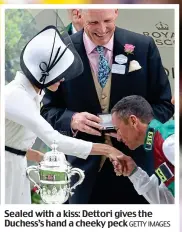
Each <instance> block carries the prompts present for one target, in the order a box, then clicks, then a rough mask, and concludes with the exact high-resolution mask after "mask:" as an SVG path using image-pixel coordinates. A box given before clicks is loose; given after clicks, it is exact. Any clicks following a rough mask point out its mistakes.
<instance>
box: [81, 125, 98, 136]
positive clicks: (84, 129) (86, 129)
mask: <svg viewBox="0 0 182 232" xmlns="http://www.w3.org/2000/svg"><path fill="white" fill-rule="evenodd" d="M81 131H82V132H85V133H87V134H91V135H97V136H101V132H99V131H97V130H94V129H93V128H91V127H89V126H87V125H84V126H83V127H82V129H81Z"/></svg>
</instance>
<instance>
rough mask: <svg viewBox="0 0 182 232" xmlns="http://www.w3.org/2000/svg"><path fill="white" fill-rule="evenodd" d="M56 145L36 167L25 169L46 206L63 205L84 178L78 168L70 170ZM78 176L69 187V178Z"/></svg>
mask: <svg viewBox="0 0 182 232" xmlns="http://www.w3.org/2000/svg"><path fill="white" fill-rule="evenodd" d="M56 148H57V145H56V144H53V145H52V151H50V152H47V153H46V154H45V155H44V158H43V160H42V161H41V162H40V163H39V165H38V166H30V167H28V168H27V170H26V172H27V177H28V179H29V180H30V181H32V182H33V184H34V186H35V187H37V188H38V190H37V193H40V196H41V198H42V201H43V202H44V203H46V204H63V203H64V202H66V201H67V200H68V198H69V197H70V196H72V195H73V194H74V192H73V190H74V189H75V188H76V187H77V186H78V185H80V184H81V183H82V182H83V180H84V178H85V175H84V172H83V171H82V170H81V169H79V168H72V167H71V165H70V164H69V163H68V162H67V161H66V158H65V155H64V153H62V152H58V151H57V150H56ZM31 172H35V173H37V175H38V178H39V181H38V182H39V183H36V181H35V180H34V179H33V178H32V177H31ZM75 174H78V175H79V179H78V181H77V182H76V183H75V184H74V185H73V186H72V187H71V186H70V181H71V177H72V176H73V175H75Z"/></svg>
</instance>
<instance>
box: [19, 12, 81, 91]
mask: <svg viewBox="0 0 182 232" xmlns="http://www.w3.org/2000/svg"><path fill="white" fill-rule="evenodd" d="M50 11H51V16H52V17H54V18H55V19H52V20H51V21H52V22H54V21H55V24H51V25H50V24H49V25H47V26H46V27H45V24H46V22H45V21H44V18H45V12H46V15H47V17H50V15H49V14H50V12H49V10H44V11H43V12H41V13H39V15H38V16H36V18H35V21H34V27H36V31H37V24H38V28H39V32H38V33H37V34H36V35H34V36H33V37H32V38H31V39H30V40H29V41H28V42H27V43H26V45H25V46H24V48H23V50H22V52H21V55H20V67H21V69H22V71H23V73H24V74H25V76H26V77H27V78H28V79H29V80H30V82H31V83H32V84H34V85H35V86H36V87H38V88H40V89H43V88H45V87H48V86H50V85H52V84H54V83H56V82H58V81H60V80H62V79H63V80H64V81H68V80H71V79H73V78H75V77H77V76H78V75H80V74H81V73H82V72H83V63H82V61H81V58H80V56H79V55H78V53H77V51H76V50H75V48H74V46H73V44H72V42H71V39H70V37H69V35H68V33H67V31H66V30H65V27H64V25H63V23H62V21H61V19H60V18H59V16H58V14H57V13H56V12H55V11H54V12H52V11H53V10H50ZM41 16H42V18H41ZM39 21H40V22H41V24H39ZM42 22H44V23H42ZM58 22H59V26H58ZM42 27H43V28H42ZM40 28H42V29H41V30H40ZM31 29H32V28H31ZM24 34H26V33H24ZM25 37H26V41H27V36H25ZM29 37H30V36H29ZM21 39H24V38H21ZM23 41H25V40H23ZM20 44H21V46H22V42H20Z"/></svg>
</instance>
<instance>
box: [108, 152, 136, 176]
mask: <svg viewBox="0 0 182 232" xmlns="http://www.w3.org/2000/svg"><path fill="white" fill-rule="evenodd" d="M112 164H113V166H114V171H115V172H116V174H117V175H118V174H120V175H123V176H130V175H131V173H132V172H133V170H134V169H135V168H136V167H137V165H136V163H135V161H134V160H133V159H132V158H131V157H130V156H127V155H120V156H117V160H114V161H112Z"/></svg>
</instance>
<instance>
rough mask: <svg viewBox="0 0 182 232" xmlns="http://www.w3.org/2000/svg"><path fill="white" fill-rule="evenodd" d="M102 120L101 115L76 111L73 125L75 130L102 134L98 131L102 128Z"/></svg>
mask: <svg viewBox="0 0 182 232" xmlns="http://www.w3.org/2000/svg"><path fill="white" fill-rule="evenodd" d="M100 121H101V120H100V118H99V117H97V116H95V115H93V114H90V113H88V112H82V113H76V114H75V115H74V116H73V118H72V122H71V127H72V129H73V130H79V131H82V132H85V133H87V134H91V135H97V136H101V132H99V131H98V130H101V129H102V126H100V125H99V122H100ZM96 129H97V130H96Z"/></svg>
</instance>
